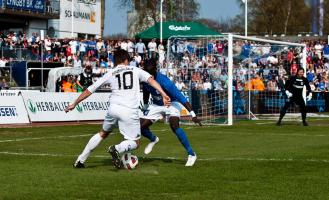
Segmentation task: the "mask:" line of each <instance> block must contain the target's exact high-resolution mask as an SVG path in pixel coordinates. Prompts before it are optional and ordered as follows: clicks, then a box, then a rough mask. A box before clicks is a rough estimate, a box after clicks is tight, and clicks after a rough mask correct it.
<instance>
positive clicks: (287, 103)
mask: <svg viewBox="0 0 329 200" xmlns="http://www.w3.org/2000/svg"><path fill="white" fill-rule="evenodd" d="M290 101H291V100H290ZM290 101H287V102H286V103H285V104H284V106H283V108H282V109H281V111H280V117H279V120H278V122H277V123H276V125H277V126H281V121H282V119H283V117H284V116H285V115H286V112H287V110H288V108H289V106H290V104H291V102H290Z"/></svg>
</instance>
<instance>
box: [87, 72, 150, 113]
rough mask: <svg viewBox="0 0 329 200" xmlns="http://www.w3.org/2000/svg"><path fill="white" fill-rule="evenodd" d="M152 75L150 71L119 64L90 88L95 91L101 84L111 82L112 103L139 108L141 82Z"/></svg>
mask: <svg viewBox="0 0 329 200" xmlns="http://www.w3.org/2000/svg"><path fill="white" fill-rule="evenodd" d="M150 77H151V75H150V74H149V73H147V72H146V71H144V70H142V69H140V68H137V67H132V66H125V65H118V66H117V67H115V68H114V69H110V70H109V71H108V72H107V73H106V74H105V75H104V76H103V77H102V78H100V79H98V80H97V81H96V82H95V83H94V84H93V85H91V86H90V87H88V90H89V91H90V92H91V93H94V92H95V91H96V90H97V88H99V87H100V86H102V85H104V84H110V86H111V90H112V93H111V95H110V100H109V101H110V104H117V105H122V106H125V107H128V108H138V106H139V104H140V95H141V94H140V82H147V80H148V79H149V78H150Z"/></svg>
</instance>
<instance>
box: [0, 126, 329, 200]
mask: <svg viewBox="0 0 329 200" xmlns="http://www.w3.org/2000/svg"><path fill="white" fill-rule="evenodd" d="M310 125H311V126H309V127H303V126H301V125H300V122H285V123H284V125H283V126H282V127H276V126H275V125H274V122H271V121H241V122H237V123H236V124H235V125H234V126H232V127H227V126H205V127H196V126H184V127H183V128H184V129H185V130H186V133H187V134H188V137H189V139H190V142H191V144H192V146H193V148H194V150H195V151H196V153H197V155H198V160H197V162H196V165H195V166H194V167H192V168H186V167H185V166H184V164H185V161H186V158H187V156H186V153H185V151H184V149H183V147H182V146H181V145H180V143H179V142H178V140H177V139H176V136H175V135H174V134H173V133H172V132H171V131H170V130H169V127H168V126H167V125H166V124H161V123H158V124H156V125H154V126H153V130H154V132H155V133H156V134H157V135H158V136H159V137H160V142H159V143H158V144H157V145H156V146H155V149H154V151H153V152H152V153H151V154H149V155H148V156H145V155H144V154H143V150H144V147H145V145H146V144H147V141H146V140H145V139H142V145H141V147H140V149H139V150H137V151H135V152H134V154H136V155H137V156H138V157H139V166H138V168H137V169H135V170H131V171H129V170H115V169H114V168H113V167H112V165H111V160H110V159H109V155H108V153H106V149H107V147H108V146H109V145H111V144H116V143H118V142H119V141H120V140H121V135H120V134H114V135H110V137H108V138H107V139H106V140H104V141H103V142H102V143H101V145H100V146H99V147H98V148H97V149H96V150H95V151H94V152H93V153H92V156H91V157H90V158H89V160H88V161H87V163H86V168H85V169H74V168H73V167H72V163H73V162H74V161H75V159H76V156H77V155H78V154H80V152H81V151H82V149H83V148H84V146H85V144H86V142H87V141H88V140H89V138H90V137H91V135H93V134H94V133H96V132H97V131H98V130H99V128H100V127H101V126H100V125H79V126H60V127H42V128H11V129H0V199H33V200H35V199H187V200H191V199H198V200H203V199H221V200H226V199H250V200H255V199H256V200H257V199H259V200H264V199H265V200H270V199H273V200H278V199H289V200H292V199H296V200H303V199H307V200H309V199H311V200H315V199H319V200H320V199H321V200H324V199H329V124H328V120H321V119H317V120H313V121H310ZM115 132H116V133H117V130H115Z"/></svg>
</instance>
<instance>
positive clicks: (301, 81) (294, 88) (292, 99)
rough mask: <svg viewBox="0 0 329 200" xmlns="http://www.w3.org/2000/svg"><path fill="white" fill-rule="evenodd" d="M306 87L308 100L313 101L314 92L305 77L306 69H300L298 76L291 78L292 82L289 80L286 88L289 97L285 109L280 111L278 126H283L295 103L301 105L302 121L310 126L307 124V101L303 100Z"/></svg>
mask: <svg viewBox="0 0 329 200" xmlns="http://www.w3.org/2000/svg"><path fill="white" fill-rule="evenodd" d="M304 86H306V91H307V92H306V96H307V97H306V100H307V101H309V100H311V99H312V91H311V87H310V84H309V82H308V80H307V78H305V77H304V69H303V68H299V69H298V70H297V75H296V76H291V77H290V80H288V81H287V82H286V84H285V86H284V91H285V93H286V95H287V101H286V103H285V105H284V107H283V108H282V109H281V111H280V118H279V121H278V122H277V125H278V126H280V125H281V121H282V119H283V117H284V115H285V114H286V112H287V110H288V108H289V106H290V105H291V104H293V103H295V104H297V105H299V108H300V112H301V114H302V120H303V125H304V126H308V124H307V122H306V105H305V101H304V98H303V89H304Z"/></svg>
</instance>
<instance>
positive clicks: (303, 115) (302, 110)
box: [298, 98, 308, 126]
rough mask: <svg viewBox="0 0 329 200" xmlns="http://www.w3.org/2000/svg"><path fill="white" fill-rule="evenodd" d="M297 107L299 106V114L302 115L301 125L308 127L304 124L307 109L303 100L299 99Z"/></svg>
mask: <svg viewBox="0 0 329 200" xmlns="http://www.w3.org/2000/svg"><path fill="white" fill-rule="evenodd" d="M298 105H299V109H300V113H301V115H302V120H303V125H304V126H308V123H307V122H306V113H307V109H306V105H305V101H304V99H303V98H301V99H299V101H298Z"/></svg>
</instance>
